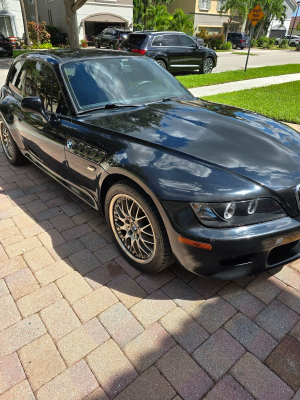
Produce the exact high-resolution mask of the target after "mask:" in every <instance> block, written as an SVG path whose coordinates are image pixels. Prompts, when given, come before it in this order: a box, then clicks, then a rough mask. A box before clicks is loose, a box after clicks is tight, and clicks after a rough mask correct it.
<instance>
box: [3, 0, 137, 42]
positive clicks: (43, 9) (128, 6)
mask: <svg viewBox="0 0 300 400" xmlns="http://www.w3.org/2000/svg"><path fill="white" fill-rule="evenodd" d="M10 1H11V0H10ZM36 1H37V7H38V14H39V21H45V22H46V24H47V25H52V26H56V27H57V28H58V30H59V31H60V32H61V33H66V11H65V6H64V0H36ZM24 2H25V8H26V15H27V18H28V21H34V20H35V15H34V2H33V0H24ZM132 23H133V0H89V1H87V2H86V3H85V4H84V6H82V7H81V8H80V9H79V10H78V11H77V29H78V33H79V39H84V38H85V36H86V35H94V34H97V33H99V32H101V31H102V30H103V29H105V28H106V27H108V26H124V27H129V28H131V27H132Z"/></svg>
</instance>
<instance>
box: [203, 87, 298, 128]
mask: <svg viewBox="0 0 300 400" xmlns="http://www.w3.org/2000/svg"><path fill="white" fill-rule="evenodd" d="M299 93H300V81H294V82H289V83H282V84H280V85H271V86H265V87H262V88H255V89H247V90H241V91H238V92H232V93H224V94H217V95H214V96H206V97H203V99H205V100H209V101H214V102H216V103H223V104H229V105H231V106H237V107H241V108H246V109H247V110H251V111H255V112H258V113H260V114H264V115H267V116H268V117H271V118H274V119H277V120H280V121H286V122H292V123H295V124H300V112H299Z"/></svg>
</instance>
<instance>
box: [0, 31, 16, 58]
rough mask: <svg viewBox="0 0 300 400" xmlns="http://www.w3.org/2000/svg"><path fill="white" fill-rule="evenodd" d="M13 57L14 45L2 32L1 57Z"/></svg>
mask: <svg viewBox="0 0 300 400" xmlns="http://www.w3.org/2000/svg"><path fill="white" fill-rule="evenodd" d="M2 54H3V55H6V56H9V57H12V55H13V45H12V43H11V41H10V40H9V39H8V38H7V37H5V36H4V35H3V33H1V32H0V55H2Z"/></svg>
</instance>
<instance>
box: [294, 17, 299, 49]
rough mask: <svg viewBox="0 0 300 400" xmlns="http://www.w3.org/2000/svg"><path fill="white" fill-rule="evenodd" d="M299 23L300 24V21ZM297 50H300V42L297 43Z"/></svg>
mask: <svg viewBox="0 0 300 400" xmlns="http://www.w3.org/2000/svg"><path fill="white" fill-rule="evenodd" d="M299 24H300V22H299ZM295 50H296V51H300V43H299V44H297V46H296V48H295Z"/></svg>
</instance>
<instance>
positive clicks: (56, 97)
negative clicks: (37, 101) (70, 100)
mask: <svg viewBox="0 0 300 400" xmlns="http://www.w3.org/2000/svg"><path fill="white" fill-rule="evenodd" d="M37 69H38V70H39V72H40V75H39V97H40V98H41V100H42V101H43V102H44V107H45V110H46V111H48V112H54V113H58V114H63V115H68V107H67V105H66V102H65V99H64V96H63V94H62V92H61V90H60V86H59V83H58V79H57V77H56V74H55V72H54V70H53V69H52V68H51V67H50V66H49V65H47V64H45V63H39V62H37Z"/></svg>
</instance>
